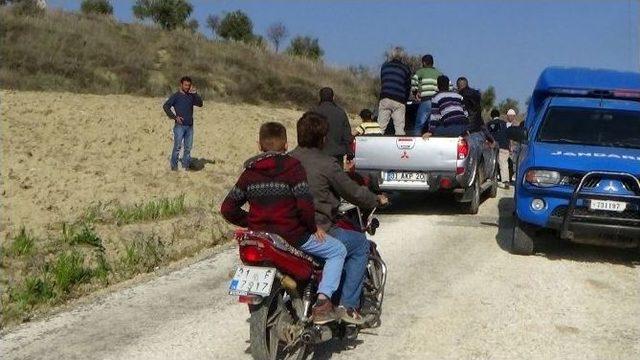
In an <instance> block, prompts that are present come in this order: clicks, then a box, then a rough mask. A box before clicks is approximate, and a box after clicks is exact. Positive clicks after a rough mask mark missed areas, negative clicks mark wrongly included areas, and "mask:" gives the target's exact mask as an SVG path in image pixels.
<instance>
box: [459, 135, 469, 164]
mask: <svg viewBox="0 0 640 360" xmlns="http://www.w3.org/2000/svg"><path fill="white" fill-rule="evenodd" d="M467 156H469V143H468V142H467V140H465V139H463V138H460V139H458V160H464V159H466V158H467Z"/></svg>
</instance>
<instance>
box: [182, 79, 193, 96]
mask: <svg viewBox="0 0 640 360" xmlns="http://www.w3.org/2000/svg"><path fill="white" fill-rule="evenodd" d="M191 83H192V81H191V78H190V77H188V76H183V77H181V78H180V90H182V91H183V92H189V90H191Z"/></svg>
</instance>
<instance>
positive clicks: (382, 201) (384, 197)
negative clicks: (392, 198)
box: [378, 194, 389, 206]
mask: <svg viewBox="0 0 640 360" xmlns="http://www.w3.org/2000/svg"><path fill="white" fill-rule="evenodd" d="M378 204H380V205H382V206H385V205H388V204H389V198H388V197H387V195H385V194H380V195H378Z"/></svg>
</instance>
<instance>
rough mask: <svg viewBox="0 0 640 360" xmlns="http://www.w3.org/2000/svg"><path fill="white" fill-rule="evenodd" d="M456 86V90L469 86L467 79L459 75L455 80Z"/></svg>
mask: <svg viewBox="0 0 640 360" xmlns="http://www.w3.org/2000/svg"><path fill="white" fill-rule="evenodd" d="M456 86H457V88H458V91H460V90H463V89H465V88H467V87H468V86H469V80H467V78H466V77H464V76H461V77H459V78H458V80H457V81H456Z"/></svg>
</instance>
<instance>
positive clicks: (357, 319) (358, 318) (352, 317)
mask: <svg viewBox="0 0 640 360" xmlns="http://www.w3.org/2000/svg"><path fill="white" fill-rule="evenodd" d="M337 312H338V315H340V320H342V321H344V322H346V323H349V324H354V325H364V323H365V322H366V320H365V319H364V318H363V317H362V315H360V313H359V312H358V310H356V309H352V308H346V307H344V306H342V305H340V306H339V307H338V310H337Z"/></svg>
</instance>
